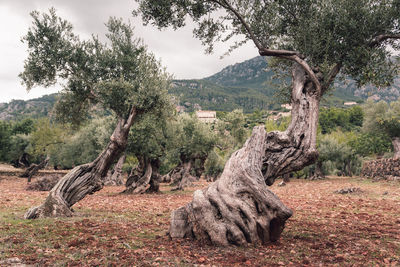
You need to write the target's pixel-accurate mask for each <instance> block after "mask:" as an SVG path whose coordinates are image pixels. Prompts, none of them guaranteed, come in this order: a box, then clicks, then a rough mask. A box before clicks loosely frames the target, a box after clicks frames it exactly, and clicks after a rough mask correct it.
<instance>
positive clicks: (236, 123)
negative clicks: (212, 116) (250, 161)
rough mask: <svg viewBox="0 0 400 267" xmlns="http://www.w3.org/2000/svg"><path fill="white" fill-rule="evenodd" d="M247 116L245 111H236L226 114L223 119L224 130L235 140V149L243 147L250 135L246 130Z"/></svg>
mask: <svg viewBox="0 0 400 267" xmlns="http://www.w3.org/2000/svg"><path fill="white" fill-rule="evenodd" d="M245 119H246V118H245V116H244V114H243V110H240V109H235V110H234V111H232V112H229V113H227V114H226V116H225V117H224V119H223V122H224V130H227V131H228V132H229V133H230V135H231V136H232V137H233V139H234V144H233V146H234V147H241V146H242V145H243V143H244V142H245V141H246V138H247V136H248V133H247V131H246V129H245V128H244V125H245Z"/></svg>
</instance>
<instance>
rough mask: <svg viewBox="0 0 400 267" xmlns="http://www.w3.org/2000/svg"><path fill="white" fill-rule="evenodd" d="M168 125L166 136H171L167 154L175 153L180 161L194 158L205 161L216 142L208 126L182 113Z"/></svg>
mask: <svg viewBox="0 0 400 267" xmlns="http://www.w3.org/2000/svg"><path fill="white" fill-rule="evenodd" d="M168 125H169V129H168V132H169V133H168V136H170V137H173V139H172V140H170V141H169V142H168V150H169V151H170V152H169V154H170V155H175V157H176V158H177V159H178V160H180V161H181V162H188V161H191V160H192V161H194V160H196V159H200V160H203V161H205V160H206V158H207V156H208V154H209V153H210V152H211V151H212V150H213V148H214V146H215V145H216V143H217V136H216V135H215V133H213V132H212V131H211V129H210V126H208V125H207V124H204V123H202V122H200V121H199V120H198V119H197V118H196V117H191V116H189V115H187V114H183V115H180V116H179V117H178V119H177V120H176V121H171V122H170V123H169V124H168Z"/></svg>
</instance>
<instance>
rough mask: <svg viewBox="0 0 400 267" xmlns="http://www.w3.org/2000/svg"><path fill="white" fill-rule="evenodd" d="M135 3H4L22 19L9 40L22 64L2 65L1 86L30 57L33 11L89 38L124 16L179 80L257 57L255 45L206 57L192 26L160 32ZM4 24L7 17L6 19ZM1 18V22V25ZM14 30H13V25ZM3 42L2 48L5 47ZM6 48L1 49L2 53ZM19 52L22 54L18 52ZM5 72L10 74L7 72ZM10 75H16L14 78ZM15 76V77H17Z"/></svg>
mask: <svg viewBox="0 0 400 267" xmlns="http://www.w3.org/2000/svg"><path fill="white" fill-rule="evenodd" d="M134 5H135V2H134V1H133V0H118V1H117V0H116V1H110V0H0V8H2V7H3V8H4V7H6V8H7V9H8V10H9V11H10V12H8V13H9V14H8V16H12V17H13V20H18V21H20V23H22V24H23V27H22V28H21V27H18V28H16V31H18V32H16V33H15V34H13V37H12V40H9V41H10V42H11V43H12V44H13V46H14V50H13V53H17V55H16V56H15V57H16V58H18V62H19V63H18V64H12V68H9V69H8V67H7V66H6V65H5V64H4V63H3V62H0V71H1V73H0V87H2V86H1V83H2V80H3V77H4V78H7V77H12V75H14V74H15V73H19V72H20V71H22V68H23V65H22V61H21V60H20V58H24V57H25V55H26V48H25V47H24V46H23V45H22V44H21V43H20V41H19V40H20V38H21V36H23V35H24V34H25V33H26V31H27V28H28V27H29V24H30V17H29V13H30V12H31V11H32V10H40V11H46V10H48V9H49V8H50V7H55V8H56V9H57V12H58V14H59V15H60V16H62V17H63V18H65V19H67V20H69V21H70V22H71V23H72V24H73V25H74V27H75V30H76V31H77V33H79V34H80V35H82V36H83V37H85V38H87V37H90V35H91V34H95V35H98V36H99V37H102V36H104V34H105V33H106V28H105V26H104V23H105V22H106V21H107V20H108V18H109V17H110V16H115V17H122V18H124V19H125V20H128V19H129V20H130V21H131V23H132V24H133V25H134V26H135V31H136V34H137V36H138V37H141V38H142V39H143V40H144V43H145V44H147V46H148V48H149V50H150V51H152V52H153V53H154V54H155V55H156V56H157V58H159V59H161V62H162V64H163V65H164V66H166V67H167V70H168V71H169V72H171V73H172V74H174V76H175V77H176V78H179V79H185V78H187V79H190V78H202V77H205V76H209V75H211V74H213V73H215V72H217V71H219V70H221V69H222V68H223V67H225V66H226V65H229V64H233V63H237V62H240V61H243V60H246V59H249V58H251V57H253V56H256V55H257V50H255V49H254V48H253V46H252V45H251V44H248V45H246V46H245V47H243V48H241V49H240V50H237V51H234V52H233V53H232V55H231V56H229V57H226V58H224V59H223V60H220V59H219V57H220V56H221V55H222V54H223V53H224V52H225V51H226V50H227V48H228V47H227V45H225V44H222V45H218V46H217V48H218V49H216V52H215V53H214V54H213V55H205V54H204V47H202V46H201V43H200V41H199V40H196V39H195V38H193V34H192V25H191V23H188V26H187V27H185V28H183V29H179V30H177V31H173V30H172V29H167V30H164V31H158V30H157V29H156V28H154V27H151V26H147V27H144V26H143V25H142V22H141V20H140V18H134V17H132V15H131V11H132V9H133V8H134ZM3 19H4V21H6V20H7V18H3ZM1 21H2V20H1V18H0V23H1ZM10 27H13V25H11V26H10ZM2 44H3V43H2V42H0V45H1V46H2ZM3 49H6V48H4V47H0V51H1V50H3ZM16 49H17V51H18V52H15V50H16ZM4 70H7V71H8V72H6V73H4ZM10 73H13V74H12V75H10ZM14 77H15V76H14ZM8 100H9V99H8V98H7V95H6V94H4V93H3V92H1V94H0V102H3V101H8Z"/></svg>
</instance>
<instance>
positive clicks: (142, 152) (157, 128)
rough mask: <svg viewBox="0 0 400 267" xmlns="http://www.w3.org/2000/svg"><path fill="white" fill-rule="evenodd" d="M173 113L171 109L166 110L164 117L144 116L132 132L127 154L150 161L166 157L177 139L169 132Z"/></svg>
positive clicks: (133, 127)
mask: <svg viewBox="0 0 400 267" xmlns="http://www.w3.org/2000/svg"><path fill="white" fill-rule="evenodd" d="M173 112H174V111H173V109H172V107H170V108H168V109H165V110H164V112H163V115H162V116H160V114H154V113H147V114H144V115H142V116H141V118H139V120H138V122H137V123H135V124H134V125H133V126H132V128H131V130H130V134H129V139H128V148H127V152H128V153H132V154H133V155H135V156H136V157H137V158H146V159H149V160H160V159H161V158H162V157H164V156H165V155H166V153H167V149H168V148H170V147H171V145H170V143H173V142H174V138H175V136H170V135H169V134H170V131H168V127H169V125H168V124H169V123H170V122H171V120H172V114H173Z"/></svg>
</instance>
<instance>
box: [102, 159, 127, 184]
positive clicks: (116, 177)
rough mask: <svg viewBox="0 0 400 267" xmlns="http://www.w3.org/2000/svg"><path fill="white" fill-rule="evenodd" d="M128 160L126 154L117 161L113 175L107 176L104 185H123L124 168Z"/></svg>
mask: <svg viewBox="0 0 400 267" xmlns="http://www.w3.org/2000/svg"><path fill="white" fill-rule="evenodd" d="M125 159H126V154H125V153H124V154H123V155H122V156H121V157H120V158H119V160H118V161H117V164H115V166H114V171H113V173H112V174H110V175H107V177H106V179H105V181H104V185H114V186H115V185H122V184H123V183H124V182H123V176H122V166H123V165H124V163H125Z"/></svg>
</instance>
